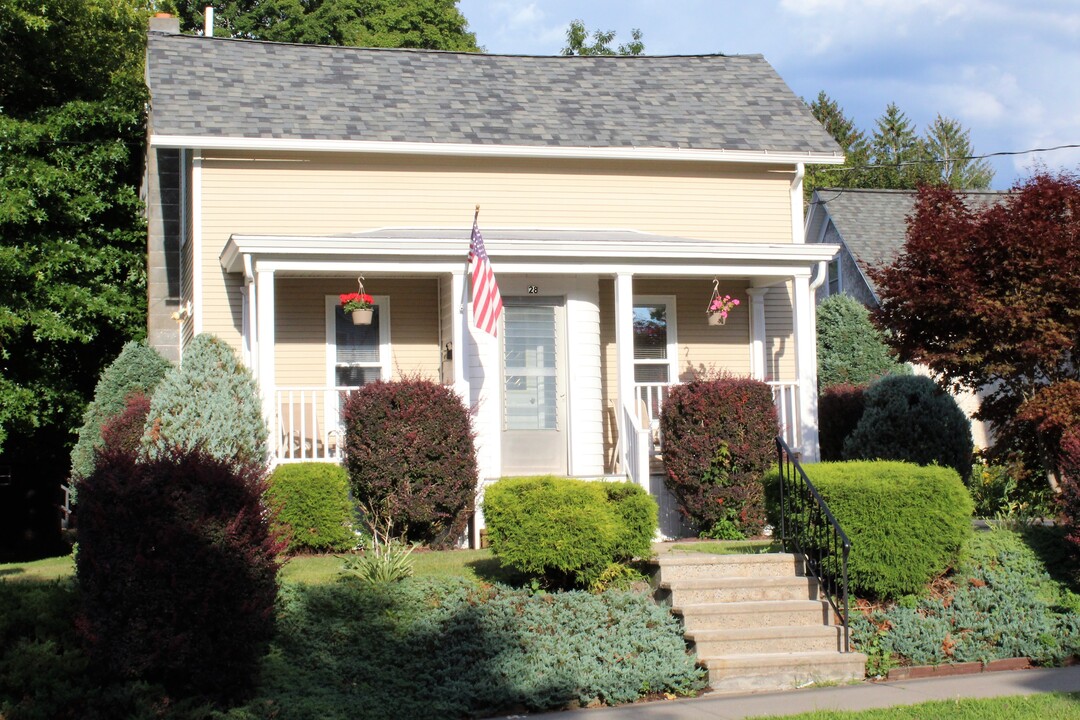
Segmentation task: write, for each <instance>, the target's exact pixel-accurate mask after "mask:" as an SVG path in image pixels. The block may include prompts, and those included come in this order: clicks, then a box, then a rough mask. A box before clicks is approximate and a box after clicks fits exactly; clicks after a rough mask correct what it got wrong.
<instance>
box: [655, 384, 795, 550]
mask: <svg viewBox="0 0 1080 720" xmlns="http://www.w3.org/2000/svg"><path fill="white" fill-rule="evenodd" d="M660 430H661V433H662V435H663V447H664V470H665V477H664V482H665V484H666V485H667V487H668V489H669V490H671V492H672V494H674V495H675V498H676V500H677V501H678V503H679V509H680V511H681V512H682V513H683V514H684V515H686V516H687V517H688V518H689V519H690V521H691V522H692V523H693V525H694V526H695V527H696V528H697V529H698V530H699V531H700V532H704V533H708V532H709V531H710V530H712V528H713V527H714V526H716V525H725V524H731V525H733V526H734V527H735V528H736V529H737V530H738V531H739V532H741V533H745V534H756V533H758V532H759V531H760V530H761V528H762V527H763V526H764V524H765V510H764V504H763V497H762V489H761V478H762V476H763V475H764V473H765V471H766V470H767V469H768V468H769V466H770V465H772V463H773V462H775V460H776V443H775V438H776V435H777V433H778V430H779V428H778V426H777V421H776V406H775V404H774V403H773V397H772V389H771V388H770V387H769V386H768V385H767V384H765V383H763V382H760V381H758V380H751V379H750V378H720V379H716V380H696V381H693V382H688V383H685V384H682V385H675V386H673V387H671V389H670V393H669V395H668V397H667V399H666V400H665V401H664V407H663V411H662V413H661V415H660Z"/></svg>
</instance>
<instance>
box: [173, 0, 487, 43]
mask: <svg viewBox="0 0 1080 720" xmlns="http://www.w3.org/2000/svg"><path fill="white" fill-rule="evenodd" d="M457 4H458V0H226V2H225V3H223V4H216V5H215V12H214V34H215V35H221V36H225V37H236V38H248V39H253V40H271V41H274V42H294V43H306V44H316V45H353V46H363V47H393V48H426V49H429V50H455V51H461V52H476V51H479V50H480V48H479V47H478V46H477V44H476V35H475V34H474V33H471V32H469V29H468V28H469V23H468V21H467V20H466V19H465V16H464V15H462V14H461V11H460V10H459V9H458V6H457ZM166 5H167V7H169V8H170V9H171V10H173V11H174V12H176V14H177V15H178V16H179V18H180V29H181V31H183V32H187V33H196V32H200V31H202V29H203V26H204V24H205V20H204V14H203V13H204V8H205V6H206V3H205V2H203V0H197V1H196V0H171V2H170V3H167V4H166Z"/></svg>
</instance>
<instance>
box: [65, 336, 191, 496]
mask: <svg viewBox="0 0 1080 720" xmlns="http://www.w3.org/2000/svg"><path fill="white" fill-rule="evenodd" d="M171 367H172V366H171V365H169V362H168V361H167V360H166V359H165V358H163V357H161V355H160V354H159V353H158V352H157V351H156V350H154V349H153V348H151V347H150V346H148V345H147V344H146V343H142V342H134V341H132V342H129V343H127V344H126V345H124V349H123V350H121V351H120V354H119V355H117V357H116V359H115V360H113V361H112V364H110V365H109V366H108V367H107V368H105V370H103V371H102V373H101V378H100V379H99V380H98V384H97V387H95V388H94V399H93V400H92V401H91V402H90V404H89V405H87V406H86V412H85V413H83V425H82V427H81V428H79V441H78V442H77V443H75V448H74V449H73V450H72V451H71V481H72V482H71V484H72V486H73V488H74V486H75V485H76V484H77V482H78V481H79V480H82V479H83V478H85V477H87V476H88V475H90V473H91V472H93V470H94V454H95V452H96V451H97V449H98V448H100V447H101V429H102V426H103V425H105V423H106V421H108V420H109V418H111V417H113V416H115V415H118V414H120V413H122V412H123V411H124V408H125V407H126V405H127V398H128V396H129V395H131V394H132V393H134V392H141V393H143V394H144V395H151V394H153V391H154V388H155V387H157V384H158V383H159V382H161V379H162V378H163V377H165V373H166V372H168V371H169V369H170V368H171Z"/></svg>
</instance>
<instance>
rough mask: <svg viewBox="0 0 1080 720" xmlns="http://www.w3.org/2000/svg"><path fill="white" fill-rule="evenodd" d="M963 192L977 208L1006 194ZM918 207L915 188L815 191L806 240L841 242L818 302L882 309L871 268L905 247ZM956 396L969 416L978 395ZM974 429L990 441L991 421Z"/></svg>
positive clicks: (920, 369)
mask: <svg viewBox="0 0 1080 720" xmlns="http://www.w3.org/2000/svg"><path fill="white" fill-rule="evenodd" d="M962 195H963V197H964V199H965V202H966V203H967V204H968V205H969V206H970V207H973V208H977V207H985V206H986V205H990V204H993V203H995V202H997V201H998V200H999V199H1000V198H1001V197H1002V196H1003V195H1004V193H1001V192H994V191H989V190H988V191H966V192H963V193H962ZM914 207H915V191H914V190H862V189H852V188H822V189H820V190H816V191H815V192H814V195H813V198H812V199H811V201H810V211H809V212H808V213H807V218H806V242H807V243H826V244H828V245H830V246H831V245H839V246H840V252H839V253H838V254H837V255H836V256H835V257H834V258H833V259H832V260H831V261H830V262H829V266H828V267H829V271H828V280H827V281H826V282H824V283H822V285H821V286H820V287H819V288H818V290H817V300H818V301H819V302H820V301H821V300H823V299H825V298H826V297H828V296H829V295H833V294H836V293H846V294H848V295H851V296H852V297H854V298H855V299H857V300H858V301H859V302H861V303H862V304H863V305H865V306H867V307H868V308H871V309H873V308H876V307H878V306H879V305H880V299H879V296H878V288H877V285H876V284H875V283H874V281H873V280H872V279H871V278H870V274H869V272H868V270H869V268H873V267H878V266H882V265H890V264H892V262H893V261H894V260H895V259H896V257H897V256H898V255H899V254H900V252H901V251H902V250H903V248H904V241H905V239H906V237H907V221H908V217H909V216H910V215H911V212H912V210H913V209H914ZM913 367H914V370H915V372H916V373H918V374H920V375H926V376H928V377H932V373H931V372H930V369H929V368H927V367H926V366H924V365H915V366H913ZM955 397H956V400H957V402H958V403H959V404H960V407H961V408H963V410H964V412H966V413H967V415H968V417H969V418H970V417H971V415H972V414H973V413H974V412H975V411H976V410H978V408H979V399H978V397H977V396H975V395H974V394H973V393H967V392H965V393H958V394H956V395H955ZM971 433H972V436H973V438H974V440H975V445H976V446H977V447H986V446H987V445H988V444H989V439H990V436H989V426H988V424H987V423H984V422H980V421H977V420H972V423H971Z"/></svg>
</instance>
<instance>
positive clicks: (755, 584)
mask: <svg viewBox="0 0 1080 720" xmlns="http://www.w3.org/2000/svg"><path fill="white" fill-rule="evenodd" d="M660 589H661V591H667V592H669V593H671V604H672V605H697V604H701V603H720V602H747V601H752V600H816V599H818V584H817V580H815V579H813V578H808V577H802V576H798V575H792V576H791V577H755V576H750V577H711V578H709V577H701V578H690V579H687V580H671V581H670V582H663V581H662V582H661V583H660Z"/></svg>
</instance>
